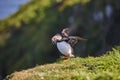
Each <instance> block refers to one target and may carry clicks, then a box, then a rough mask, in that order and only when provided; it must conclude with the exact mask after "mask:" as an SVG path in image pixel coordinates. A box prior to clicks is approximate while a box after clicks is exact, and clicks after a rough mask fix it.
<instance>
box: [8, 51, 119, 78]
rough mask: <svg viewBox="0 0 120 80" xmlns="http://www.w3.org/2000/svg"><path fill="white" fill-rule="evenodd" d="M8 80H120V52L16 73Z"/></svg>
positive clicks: (71, 60) (59, 62)
mask: <svg viewBox="0 0 120 80" xmlns="http://www.w3.org/2000/svg"><path fill="white" fill-rule="evenodd" d="M6 80H120V50H117V49H113V51H109V52H108V53H107V54H105V55H103V56H101V57H87V58H79V57H78V58H70V59H68V61H66V62H63V61H58V62H56V63H53V64H46V65H40V66H36V67H35V68H32V69H28V70H23V71H20V72H14V73H12V74H11V75H8V76H7V77H6Z"/></svg>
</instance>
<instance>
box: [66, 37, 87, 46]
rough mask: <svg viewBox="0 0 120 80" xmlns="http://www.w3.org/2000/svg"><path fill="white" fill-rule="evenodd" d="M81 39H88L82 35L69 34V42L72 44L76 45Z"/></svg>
mask: <svg viewBox="0 0 120 80" xmlns="http://www.w3.org/2000/svg"><path fill="white" fill-rule="evenodd" d="M80 40H87V39H85V38H81V37H78V36H69V41H68V43H69V44H70V45H71V46H74V45H75V44H76V43H77V42H78V41H80Z"/></svg>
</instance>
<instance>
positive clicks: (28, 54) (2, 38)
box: [0, 0, 120, 77]
mask: <svg viewBox="0 0 120 80" xmlns="http://www.w3.org/2000/svg"><path fill="white" fill-rule="evenodd" d="M119 1H120V0H31V1H30V2H29V3H27V4H25V5H23V6H21V7H20V9H19V10H18V11H17V12H16V13H15V14H13V15H12V16H10V17H8V18H6V19H4V20H1V21H0V76H2V77H5V76H6V75H8V74H11V73H12V72H14V71H19V70H22V69H28V68H31V67H33V66H35V65H36V64H38V65H43V64H49V63H53V62H56V60H57V59H58V58H59V56H60V55H59V52H58V50H57V49H56V47H55V46H54V45H52V43H51V37H52V36H53V35H54V34H56V33H58V32H60V31H61V30H62V29H63V28H65V27H73V28H74V29H75V30H74V32H73V35H77V36H81V37H84V38H87V39H88V40H87V41H81V42H80V43H78V44H77V45H76V47H75V51H76V53H78V56H80V57H87V56H99V55H102V54H103V53H105V52H106V51H108V50H110V49H111V47H112V46H114V45H119V44H120V37H119V36H120V27H119V26H120V16H119V14H120V11H119V9H120V5H119V4H118V3H120V2H119ZM108 5H109V6H110V7H112V11H113V14H112V15H111V17H107V15H106V7H107V6H108ZM117 9H118V11H117ZM94 16H95V17H94ZM96 16H97V17H99V18H98V19H97V20H96V19H95V18H96ZM111 27H112V28H111ZM117 50H120V48H119V47H118V48H117ZM101 58H102V57H100V58H98V59H101ZM106 58H107V56H106ZM113 58H114V57H113ZM88 59H90V60H93V61H94V60H97V58H85V59H84V58H83V59H81V58H80V59H79V58H76V59H69V61H73V63H75V62H80V63H79V64H80V65H79V66H81V67H83V68H87V67H85V66H83V65H85V64H86V65H90V66H91V65H92V66H93V67H94V65H93V64H92V63H91V62H90V63H89V60H88ZM107 59H108V58H107ZM69 61H68V64H69ZM82 61H83V62H82ZM84 61H86V63H85V62H84ZM87 61H88V62H87ZM101 61H102V60H101ZM93 63H94V62H93ZM103 63H106V62H103ZM55 64H57V65H62V64H63V66H67V65H64V64H67V62H66V63H62V62H57V63H55ZM96 64H97V62H96ZM111 64H112V63H111ZM53 65H54V64H53ZM71 65H72V64H71ZM71 65H70V66H71ZM46 66H47V65H46ZM68 67H69V66H68ZM73 67H76V65H73ZM81 67H80V69H82V68H81ZM95 67H96V66H95ZM96 68H97V67H96ZM76 69H77V68H76ZM66 70H67V69H66ZM78 70H79V69H78ZM80 71H81V70H80ZM80 71H79V72H80ZM68 72H69V70H68ZM68 72H67V71H66V73H68ZM73 73H74V71H73ZM73 73H71V74H73ZM76 74H79V75H80V74H81V72H80V73H78V72H76ZM94 74H96V75H98V73H94ZM99 74H101V73H99ZM51 75H52V74H51ZM91 75H92V74H91ZM113 75H115V74H113ZM73 76H74V75H73ZM61 77H62V75H61Z"/></svg>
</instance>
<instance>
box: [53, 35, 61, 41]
mask: <svg viewBox="0 0 120 80" xmlns="http://www.w3.org/2000/svg"><path fill="white" fill-rule="evenodd" d="M60 40H62V36H61V35H60V34H56V35H55V36H53V37H52V42H54V43H56V42H57V41H60Z"/></svg>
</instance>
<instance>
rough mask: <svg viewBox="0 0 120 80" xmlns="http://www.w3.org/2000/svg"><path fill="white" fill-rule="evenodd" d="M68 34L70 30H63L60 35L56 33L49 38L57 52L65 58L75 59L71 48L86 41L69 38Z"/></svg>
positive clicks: (78, 38)
mask: <svg viewBox="0 0 120 80" xmlns="http://www.w3.org/2000/svg"><path fill="white" fill-rule="evenodd" d="M70 32H71V29H70V28H64V29H63V30H62V31H61V33H57V34H55V35H54V36H53V37H52V38H51V40H52V42H53V43H54V44H55V45H56V46H57V48H58V50H59V51H60V52H61V53H62V54H63V55H64V56H65V57H67V58H69V57H75V54H74V49H73V46H74V45H75V44H76V43H77V42H78V41H80V40H86V39H85V38H81V37H79V36H70V35H69V34H70Z"/></svg>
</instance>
